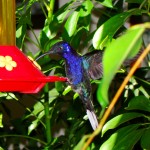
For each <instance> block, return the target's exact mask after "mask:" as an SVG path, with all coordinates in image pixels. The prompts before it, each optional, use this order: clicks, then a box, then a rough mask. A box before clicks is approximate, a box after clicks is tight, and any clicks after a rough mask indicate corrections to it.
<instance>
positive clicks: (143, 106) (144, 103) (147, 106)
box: [126, 96, 150, 112]
mask: <svg viewBox="0 0 150 150" xmlns="http://www.w3.org/2000/svg"><path fill="white" fill-rule="evenodd" d="M126 109H127V110H143V111H148V112H150V100H149V99H147V98H146V97H145V96H137V97H134V98H133V99H131V100H130V102H129V104H128V107H127V108H126Z"/></svg>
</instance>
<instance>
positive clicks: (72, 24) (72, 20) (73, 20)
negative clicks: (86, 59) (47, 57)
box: [65, 11, 80, 37]
mask: <svg viewBox="0 0 150 150" xmlns="http://www.w3.org/2000/svg"><path fill="white" fill-rule="evenodd" d="M79 15H80V14H79V12H78V11H74V12H73V13H72V14H71V15H70V16H69V18H68V19H67V22H66V24H65V32H67V34H68V36H69V37H71V36H72V35H73V34H74V33H75V31H76V28H77V22H78V19H79Z"/></svg>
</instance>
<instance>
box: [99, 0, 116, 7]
mask: <svg viewBox="0 0 150 150" xmlns="http://www.w3.org/2000/svg"><path fill="white" fill-rule="evenodd" d="M97 1H98V2H99V3H101V4H102V5H103V6H106V7H110V8H112V7H113V5H112V0H97Z"/></svg>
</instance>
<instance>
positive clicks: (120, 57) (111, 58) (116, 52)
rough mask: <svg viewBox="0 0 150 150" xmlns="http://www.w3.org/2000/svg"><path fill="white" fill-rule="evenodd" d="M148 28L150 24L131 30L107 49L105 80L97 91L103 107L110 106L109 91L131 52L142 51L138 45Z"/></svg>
mask: <svg viewBox="0 0 150 150" xmlns="http://www.w3.org/2000/svg"><path fill="white" fill-rule="evenodd" d="M147 26H149V24H145V25H144V24H143V25H137V26H134V27H132V28H130V29H129V30H128V31H127V32H126V33H125V34H124V35H123V36H121V37H119V38H118V39H117V40H115V41H113V42H112V43H111V44H110V45H109V46H108V47H107V48H106V50H105V53H104V56H103V68H104V73H103V79H102V82H101V84H100V86H99V89H98V91H97V96H98V100H99V102H100V104H101V105H102V106H103V107H106V106H107V105H108V89H109V85H110V83H111V81H112V79H113V77H114V75H115V74H116V72H117V70H118V69H119V67H120V66H121V64H122V63H123V62H124V61H125V59H127V58H128V57H130V53H131V51H135V53H137V52H138V50H139V49H140V45H139V44H138V43H139V42H140V41H141V36H142V33H143V32H144V30H145V28H146V27H147ZM135 53H134V54H135ZM132 54H133V52H132Z"/></svg>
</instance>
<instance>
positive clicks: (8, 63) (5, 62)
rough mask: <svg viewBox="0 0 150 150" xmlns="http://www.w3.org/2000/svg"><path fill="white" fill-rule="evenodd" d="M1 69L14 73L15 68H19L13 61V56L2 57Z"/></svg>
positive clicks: (0, 60)
mask: <svg viewBox="0 0 150 150" xmlns="http://www.w3.org/2000/svg"><path fill="white" fill-rule="evenodd" d="M0 67H1V68H3V67H5V68H6V70H8V71H12V70H13V68H14V67H17V63H16V62H15V61H13V60H12V57H11V56H0Z"/></svg>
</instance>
